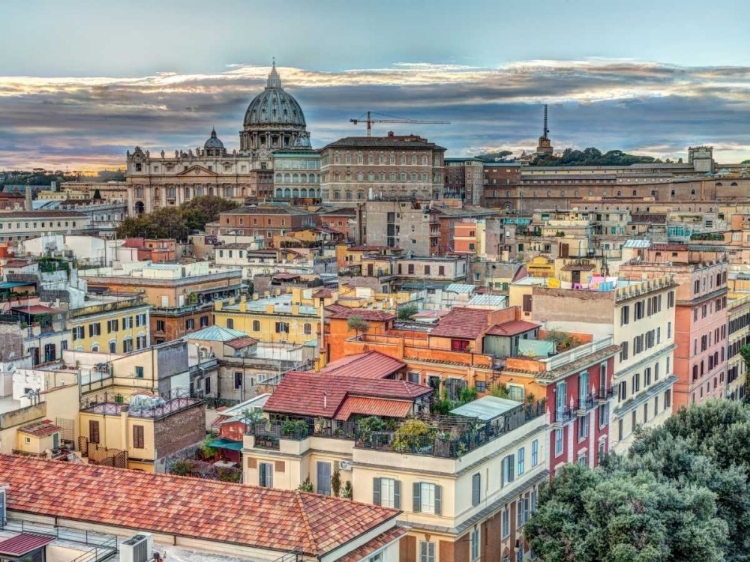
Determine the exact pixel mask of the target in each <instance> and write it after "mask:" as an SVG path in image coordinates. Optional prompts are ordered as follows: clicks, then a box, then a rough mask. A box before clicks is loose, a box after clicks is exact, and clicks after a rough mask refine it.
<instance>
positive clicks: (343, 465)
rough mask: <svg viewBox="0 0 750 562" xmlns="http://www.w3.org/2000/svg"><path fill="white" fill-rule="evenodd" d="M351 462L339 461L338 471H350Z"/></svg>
mask: <svg viewBox="0 0 750 562" xmlns="http://www.w3.org/2000/svg"><path fill="white" fill-rule="evenodd" d="M351 469H352V461H339V470H351Z"/></svg>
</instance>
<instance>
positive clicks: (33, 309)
mask: <svg viewBox="0 0 750 562" xmlns="http://www.w3.org/2000/svg"><path fill="white" fill-rule="evenodd" d="M13 310H15V311H16V312H24V313H26V314H59V313H60V312H62V310H60V309H58V308H51V307H49V306H44V305H42V304H32V305H31V306H14V307H13Z"/></svg>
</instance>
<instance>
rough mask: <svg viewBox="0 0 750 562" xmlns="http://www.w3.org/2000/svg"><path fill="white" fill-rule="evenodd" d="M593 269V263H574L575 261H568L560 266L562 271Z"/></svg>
mask: <svg viewBox="0 0 750 562" xmlns="http://www.w3.org/2000/svg"><path fill="white" fill-rule="evenodd" d="M592 269H594V266H593V264H590V263H589V264H580V265H579V264H575V263H569V264H568V265H564V266H563V267H562V271H591V270H592Z"/></svg>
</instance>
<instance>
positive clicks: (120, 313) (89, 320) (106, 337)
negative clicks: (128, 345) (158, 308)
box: [68, 306, 150, 353]
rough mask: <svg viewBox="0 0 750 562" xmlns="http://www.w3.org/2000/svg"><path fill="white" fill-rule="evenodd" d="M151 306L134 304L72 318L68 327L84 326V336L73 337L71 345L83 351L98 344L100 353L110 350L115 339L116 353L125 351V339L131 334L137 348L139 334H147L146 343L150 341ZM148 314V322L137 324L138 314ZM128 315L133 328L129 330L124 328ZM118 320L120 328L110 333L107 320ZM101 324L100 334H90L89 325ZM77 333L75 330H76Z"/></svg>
mask: <svg viewBox="0 0 750 562" xmlns="http://www.w3.org/2000/svg"><path fill="white" fill-rule="evenodd" d="M149 308H150V307H149V306H134V307H132V308H125V309H121V310H111V311H105V312H100V313H98V314H90V315H86V316H79V317H75V318H70V319H69V320H68V327H69V328H70V329H71V330H75V328H76V327H77V326H83V330H84V332H83V336H84V337H83V338H79V339H73V341H72V342H71V345H72V347H73V349H79V350H81V351H94V349H93V348H95V347H96V346H98V350H99V352H100V353H108V352H109V342H110V341H112V340H114V341H115V342H116V344H117V347H116V350H115V352H116V353H122V352H123V341H124V340H125V338H126V336H130V337H131V338H132V340H133V350H134V351H135V350H136V348H137V338H138V336H139V335H142V336H146V345H148V343H149V334H148V323H149V315H148V311H149ZM143 313H145V314H146V324H145V325H141V326H136V316H137V315H138V314H143ZM126 317H128V318H132V319H133V320H132V326H133V327H132V328H129V329H127V330H125V329H123V319H125V318H126ZM115 319H116V320H117V322H118V330H117V331H116V332H113V333H111V334H110V333H109V332H108V330H107V321H109V320H115ZM96 323H98V324H99V329H100V335H98V336H93V337H92V336H89V333H90V332H89V326H90V325H91V324H96ZM74 333H75V331H74Z"/></svg>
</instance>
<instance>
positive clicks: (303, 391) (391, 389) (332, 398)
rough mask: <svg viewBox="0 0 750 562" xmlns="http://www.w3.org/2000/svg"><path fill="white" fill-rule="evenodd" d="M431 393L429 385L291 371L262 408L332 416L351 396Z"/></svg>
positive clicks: (410, 396)
mask: <svg viewBox="0 0 750 562" xmlns="http://www.w3.org/2000/svg"><path fill="white" fill-rule="evenodd" d="M430 393H432V388H430V387H427V386H421V385H418V384H414V383H410V382H405V381H396V380H390V379H383V380H380V379H367V378H358V377H341V376H336V375H320V374H318V373H296V372H290V373H287V374H286V376H285V377H284V378H283V379H282V380H281V383H279V386H278V387H276V390H275V391H274V393H273V394H271V396H270V397H269V398H268V402H266V405H265V406H264V407H263V409H264V410H265V411H266V412H270V413H274V414H289V415H296V416H309V417H322V418H328V419H333V418H334V417H335V416H336V414H337V413H338V411H339V409H340V408H341V406H342V405H343V403H344V401H345V400H346V398H348V397H349V396H365V397H370V398H385V399H394V400H408V401H410V402H413V401H414V400H415V399H417V398H419V397H421V396H426V395H428V394H430Z"/></svg>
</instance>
